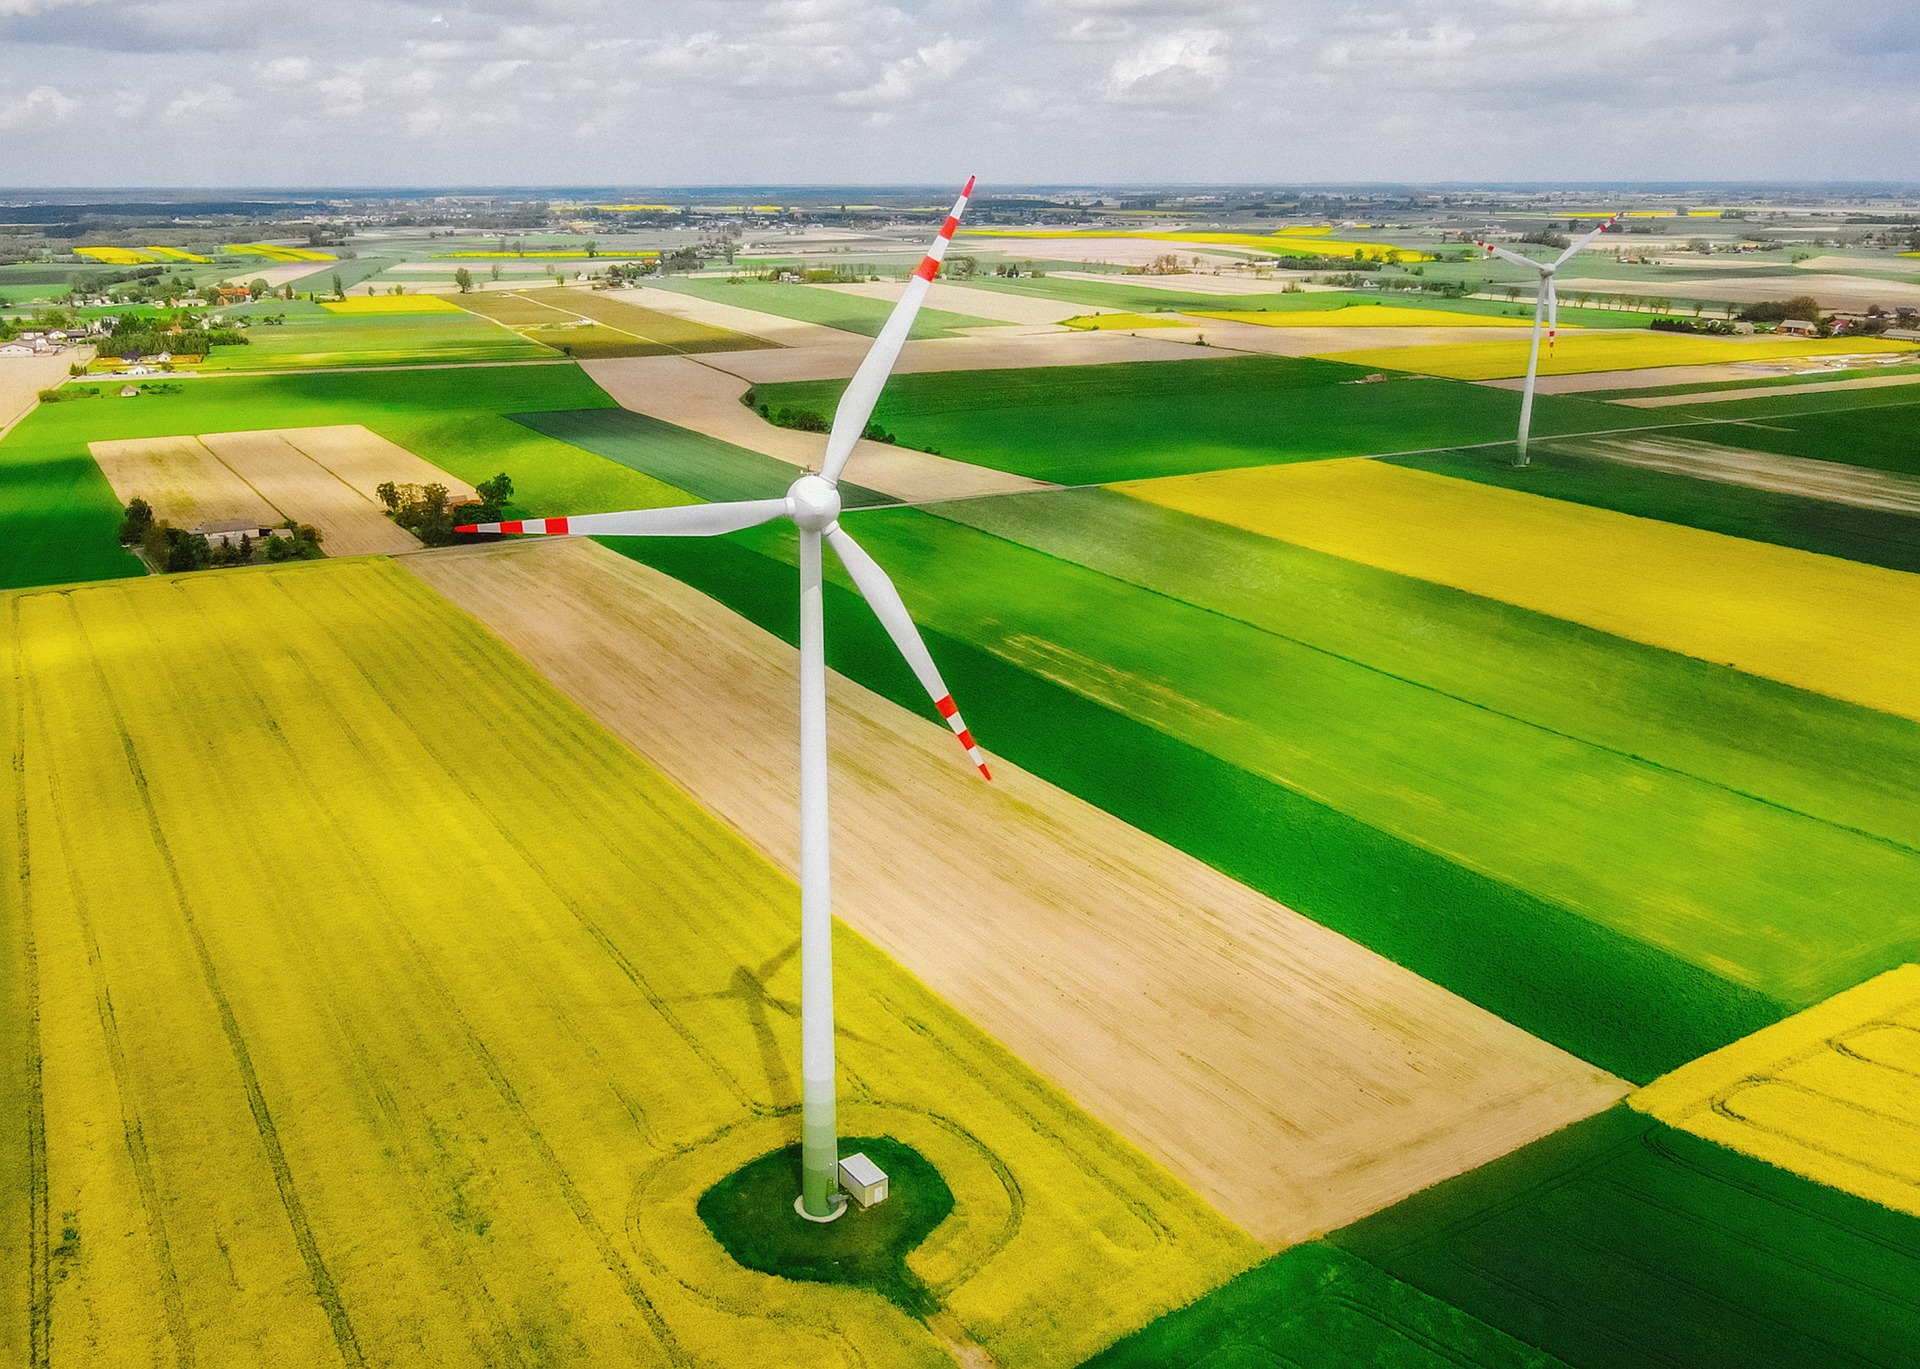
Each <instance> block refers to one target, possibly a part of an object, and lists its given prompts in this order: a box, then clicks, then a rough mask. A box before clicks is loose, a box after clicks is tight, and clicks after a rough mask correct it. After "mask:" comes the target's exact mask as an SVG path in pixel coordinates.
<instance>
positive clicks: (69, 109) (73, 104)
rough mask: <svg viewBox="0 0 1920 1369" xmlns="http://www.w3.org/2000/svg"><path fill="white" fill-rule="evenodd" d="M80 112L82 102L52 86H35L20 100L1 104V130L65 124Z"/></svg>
mask: <svg viewBox="0 0 1920 1369" xmlns="http://www.w3.org/2000/svg"><path fill="white" fill-rule="evenodd" d="M79 112H80V102H79V101H78V100H76V99H74V98H73V97H72V96H71V95H63V94H61V92H60V91H58V90H56V89H55V88H54V87H52V86H35V87H34V88H33V89H32V90H30V91H28V92H27V93H26V94H25V95H23V96H21V97H20V98H19V99H18V100H10V101H5V102H0V129H13V128H24V127H27V126H29V125H33V124H48V123H54V124H63V123H65V122H66V121H67V120H69V119H71V118H72V117H73V116H74V115H75V114H78V113H79Z"/></svg>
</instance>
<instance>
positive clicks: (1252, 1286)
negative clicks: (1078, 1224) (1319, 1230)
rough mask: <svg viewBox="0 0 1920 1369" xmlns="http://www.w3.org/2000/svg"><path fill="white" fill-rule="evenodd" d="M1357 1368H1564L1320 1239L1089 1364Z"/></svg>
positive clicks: (1116, 1368)
mask: <svg viewBox="0 0 1920 1369" xmlns="http://www.w3.org/2000/svg"><path fill="white" fill-rule="evenodd" d="M1359 1364H1368V1365H1392V1366H1394V1369H1460V1366H1471V1367H1472V1369H1560V1361H1559V1360H1556V1359H1554V1358H1553V1357H1552V1356H1551V1355H1549V1354H1547V1353H1546V1352H1545V1351H1544V1350H1536V1349H1534V1348H1533V1347H1532V1346H1530V1345H1527V1344H1525V1343H1524V1342H1522V1341H1518V1340H1515V1339H1514V1338H1513V1337H1511V1336H1509V1335H1507V1334H1505V1333H1504V1332H1501V1331H1496V1330H1495V1329H1494V1328H1493V1327H1491V1326H1488V1325H1487V1324H1486V1323H1485V1322H1483V1321H1479V1320H1477V1319H1476V1318H1474V1317H1470V1316H1468V1315H1467V1314H1466V1313H1465V1312H1462V1311H1461V1310H1460V1309H1459V1308H1457V1307H1453V1306H1451V1305H1450V1304H1448V1303H1444V1302H1442V1301H1441V1300H1440V1299H1438V1298H1435V1297H1432V1296H1430V1295H1428V1294H1426V1293H1422V1292H1421V1291H1420V1290H1419V1289H1417V1288H1415V1287H1413V1286H1412V1285H1411V1284H1406V1283H1402V1282H1400V1281H1399V1280H1398V1279H1395V1278H1393V1277H1392V1276H1391V1275H1388V1274H1383V1273H1381V1272H1380V1271H1379V1270H1378V1269H1375V1268H1374V1267H1373V1266H1372V1265H1370V1264H1368V1263H1367V1262H1366V1261H1365V1260H1361V1259H1358V1258H1356V1257H1354V1256H1352V1255H1349V1254H1347V1252H1346V1251H1344V1250H1341V1249H1339V1248H1337V1247H1335V1246H1330V1245H1326V1244H1324V1243H1321V1242H1317V1241H1316V1242H1314V1243H1312V1244H1308V1245H1298V1246H1295V1247H1294V1248H1293V1249H1291V1250H1288V1251H1285V1252H1283V1253H1282V1254H1280V1255H1279V1256H1277V1257H1275V1258H1274V1259H1271V1260H1269V1261H1267V1262H1266V1263H1265V1264H1262V1265H1259V1266H1256V1267H1255V1268H1253V1269H1250V1270H1248V1271H1247V1272H1246V1273H1244V1274H1242V1275H1240V1277H1239V1278H1237V1279H1235V1280H1234V1281H1233V1282H1232V1283H1230V1284H1228V1285H1227V1286H1226V1287H1224V1288H1221V1289H1218V1290H1216V1291H1214V1292H1212V1293H1209V1294H1208V1295H1207V1296H1206V1297H1204V1298H1202V1299H1200V1301H1199V1302H1197V1303H1194V1304H1192V1305H1191V1306H1188V1307H1183V1308H1181V1309H1180V1310H1179V1311H1177V1312H1169V1313H1168V1314H1167V1315H1166V1316H1164V1317H1161V1318H1160V1319H1159V1320H1157V1321H1155V1322H1153V1323H1152V1324H1151V1325H1149V1326H1146V1327H1144V1328H1142V1329H1141V1330H1139V1331H1136V1332H1135V1333H1134V1334H1133V1335H1131V1336H1129V1337H1127V1338H1126V1339H1125V1340H1123V1341H1121V1342H1120V1343H1119V1344H1117V1345H1114V1346H1112V1347H1110V1348H1108V1349H1106V1350H1104V1351H1102V1352H1101V1353H1100V1354H1098V1355H1095V1356H1094V1357H1093V1358H1092V1359H1090V1360H1088V1361H1087V1362H1086V1365H1085V1369H1170V1366H1174V1365H1205V1366H1208V1367H1209V1369H1212V1366H1215V1365H1219V1366H1234V1369H1238V1367H1239V1366H1242V1365H1244V1366H1247V1369H1267V1366H1271V1365H1284V1366H1292V1365H1300V1366H1309V1365H1311V1366H1319V1365H1326V1366H1333V1365H1359Z"/></svg>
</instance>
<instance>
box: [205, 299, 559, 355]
mask: <svg viewBox="0 0 1920 1369" xmlns="http://www.w3.org/2000/svg"><path fill="white" fill-rule="evenodd" d="M251 312H252V313H254V314H255V315H258V314H260V313H262V312H266V313H271V314H274V315H281V314H284V315H285V316H286V320H287V321H286V322H285V323H282V324H263V323H260V322H259V321H258V318H257V317H256V319H255V322H254V326H253V327H251V328H249V329H248V330H247V345H246V346H245V347H216V348H215V349H214V352H213V355H212V356H210V357H208V358H207V360H206V361H205V362H203V363H201V365H200V368H199V369H202V370H212V371H222V370H225V371H266V370H304V369H313V368H318V367H334V366H407V365H430V364H436V363H437V364H442V365H444V364H448V363H454V362H474V361H527V360H534V359H539V358H553V357H555V356H557V355H558V354H557V353H556V352H555V351H554V350H552V349H551V348H548V347H543V346H541V345H540V344H539V343H537V342H532V341H529V340H528V339H526V338H524V337H522V336H520V335H519V334H518V333H515V332H513V331H512V330H511V329H507V328H502V327H500V326H499V325H498V324H495V323H493V322H491V321H490V320H487V319H483V318H479V317H477V316H475V315H473V314H468V313H461V312H457V311H449V312H447V313H435V314H419V315H408V314H369V315H367V316H365V317H355V316H353V315H350V314H335V313H329V312H328V311H327V310H325V309H323V308H321V307H320V306H319V305H317V304H308V303H305V302H303V301H300V300H280V301H277V302H276V303H274V304H273V306H272V307H271V308H270V309H264V310H263V309H262V308H261V307H260V306H254V307H253V308H252V310H251Z"/></svg>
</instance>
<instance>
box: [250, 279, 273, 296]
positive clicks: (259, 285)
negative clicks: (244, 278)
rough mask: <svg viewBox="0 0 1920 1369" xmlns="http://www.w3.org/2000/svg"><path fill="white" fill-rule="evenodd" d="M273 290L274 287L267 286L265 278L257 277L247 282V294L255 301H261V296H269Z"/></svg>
mask: <svg viewBox="0 0 1920 1369" xmlns="http://www.w3.org/2000/svg"><path fill="white" fill-rule="evenodd" d="M272 289H273V287H272V286H271V285H268V284H267V278H266V277H265V276H255V277H254V278H253V279H252V280H250V281H248V282H247V293H248V294H249V295H251V296H252V297H253V298H254V299H259V298H260V296H262V295H264V294H267V293H268V292H269V291H271V290H272Z"/></svg>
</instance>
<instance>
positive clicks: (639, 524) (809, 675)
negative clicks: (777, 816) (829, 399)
mask: <svg viewBox="0 0 1920 1369" xmlns="http://www.w3.org/2000/svg"><path fill="white" fill-rule="evenodd" d="M972 194H973V180H972V178H971V177H969V178H968V180H967V188H966V189H965V190H963V191H961V192H960V198H959V199H958V200H956V201H954V205H953V212H952V213H951V214H949V215H948V216H947V221H946V223H944V224H943V225H942V226H941V228H940V235H939V236H938V237H936V238H935V239H934V240H933V246H932V247H930V248H929V249H928V250H927V255H926V257H925V258H924V259H922V261H921V262H920V265H919V267H918V268H917V269H915V271H914V273H913V279H912V280H910V281H909V282H907V289H906V293H905V294H904V295H902V296H901V297H900V302H899V303H898V304H897V305H895V306H894V309H893V313H892V315H891V316H890V317H889V318H888V319H887V324H886V327H884V328H882V329H881V330H880V336H879V337H878V338H876V339H875V340H874V344H873V347H872V349H871V350H870V351H868V353H867V356H866V359H865V360H864V361H862V362H861V363H860V369H859V370H858V371H856V372H855V373H854V376H853V380H852V382H851V383H849V384H848V386H847V389H846V393H845V394H843V395H842V396H841V397H840V407H839V408H838V409H837V410H835V412H834V415H833V428H832V431H831V432H830V433H829V434H828V436H827V454H826V458H825V460H824V461H823V462H822V464H821V467H820V473H819V474H818V475H813V474H807V475H802V476H801V477H800V478H799V479H798V480H796V481H794V482H793V484H792V485H791V486H790V487H789V488H788V490H787V493H786V495H785V497H784V498H780V499H753V500H742V501H738V502H734V503H726V504H694V505H690V506H687V507H684V508H671V509H639V510H635V511H632V512H628V513H592V514H585V515H583V516H581V517H578V518H545V519H527V520H525V521H521V522H504V523H478V524H468V525H466V526H464V527H462V528H460V529H459V531H461V532H509V533H549V534H556V535H565V534H568V533H586V534H591V535H595V536H601V537H606V536H614V537H717V536H720V535H722V534H725V533H729V532H738V531H740V530H741V529H743V528H751V527H756V526H758V525H759V524H761V523H770V522H772V521H773V520H774V519H776V518H789V519H792V520H793V523H794V525H795V526H796V527H797V528H798V529H799V532H800V1065H801V1069H800V1078H801V1094H800V1118H801V1133H800V1152H801V1175H802V1180H801V1189H800V1197H799V1200H798V1201H797V1202H796V1203H795V1207H796V1208H798V1209H799V1211H800V1213H801V1215H802V1216H805V1217H808V1218H811V1219H813V1220H815V1221H831V1220H832V1219H833V1218H834V1217H837V1216H838V1215H840V1212H841V1211H842V1210H843V1204H842V1202H841V1200H840V1197H839V1192H838V1190H839V1186H840V1179H839V1166H840V1140H839V1131H838V1127H837V1125H836V1122H835V1117H834V1061H833V941H832V929H833V908H832V903H831V885H830V882H829V879H828V860H827V662H826V651H825V642H824V637H823V630H822V623H821V613H820V609H821V599H820V543H821V541H822V539H825V541H826V542H827V543H828V544H829V545H831V546H832V547H833V550H834V554H835V555H837V556H838V557H839V558H840V563H841V564H842V565H844V566H845V567H846V568H847V574H848V575H850V576H852V577H853V583H854V584H855V585H856V586H857V587H858V588H859V590H860V593H861V594H862V595H864V596H865V597H866V600H867V603H868V604H869V605H871V606H872V608H873V612H874V615H875V616H876V617H877V618H879V619H880V623H881V625H882V626H883V627H885V628H886V630H887V635H888V636H890V637H891V638H893V644H894V645H895V646H896V647H898V648H899V650H900V654H901V655H902V656H904V657H906V661H907V664H908V665H909V666H911V667H912V669H913V673H914V674H915V675H916V676H917V677H919V680H920V683H921V685H922V686H924V687H925V689H926V691H927V693H928V695H930V696H931V697H932V699H933V703H934V707H935V708H937V709H938V710H939V711H940V716H941V717H943V718H945V719H946V720H947V725H948V726H949V727H951V728H952V729H953V731H954V733H955V735H957V736H958V737H959V738H960V744H961V745H962V746H963V747H965V748H966V751H967V755H968V757H969V758H970V759H971V760H972V761H973V763H974V765H976V766H978V767H979V770H980V774H981V775H982V776H983V777H985V778H987V779H992V778H993V777H992V776H991V775H989V774H988V773H987V762H986V757H985V756H983V755H981V754H980V748H979V747H978V746H976V745H974V741H973V737H972V735H971V734H970V733H969V732H968V731H967V728H966V724H964V723H962V722H961V721H960V713H959V710H958V709H956V708H955V707H954V703H953V695H952V694H951V693H950V692H948V690H947V686H946V684H945V682H944V681H942V680H941V678H940V672H939V671H938V670H937V669H935V668H934V664H933V657H932V656H930V655H929V654H928V653H927V644H926V643H925V642H924V641H922V640H921V639H920V633H919V630H918V629H916V628H915V627H914V625H913V619H912V618H911V617H909V616H908V614H907V606H906V605H905V604H904V603H903V602H901V599H900V593H899V591H898V590H896V589H895V588H894V587H893V581H892V580H890V579H888V578H887V573H886V572H885V571H884V570H882V569H880V566H879V563H878V562H876V561H875V560H874V559H873V558H872V557H871V556H869V555H867V553H866V551H865V550H864V549H863V548H862V547H861V546H860V544H859V543H858V542H855V541H854V540H853V538H852V537H850V536H848V535H847V532H846V530H845V529H844V528H842V527H841V526H840V524H839V521H838V519H839V516H840V488H839V483H840V472H841V471H842V470H843V469H844V468H845V467H846V464H847V458H848V457H849V456H851V455H853V448H854V444H855V443H856V442H858V441H859V440H860V435H861V434H862V433H863V432H865V431H866V427H867V420H868V418H869V417H870V416H871V415H872V413H873V406H874V403H875V401H877V400H878V399H879V398H880V390H881V387H882V386H884V385H885V384H886V383H887V375H888V373H889V372H890V371H892V369H893V364H894V362H895V361H896V360H897V359H898V358H899V356H900V348H901V345H902V344H903V343H905V342H906V340H907V333H908V331H909V330H910V329H911V328H912V327H913V320H914V316H915V315H916V314H918V313H919V312H920V305H921V304H922V302H924V301H925V299H926V297H927V291H928V290H929V289H930V288H932V285H933V278H934V276H935V275H937V274H938V273H939V271H940V262H941V259H942V258H944V257H945V256H946V252H947V244H948V243H949V242H951V241H952V240H953V231H954V229H955V228H956V227H958V226H959V222H960V215H961V212H962V211H963V210H965V209H966V207H967V199H968V197H970V196H971V195H972Z"/></svg>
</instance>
